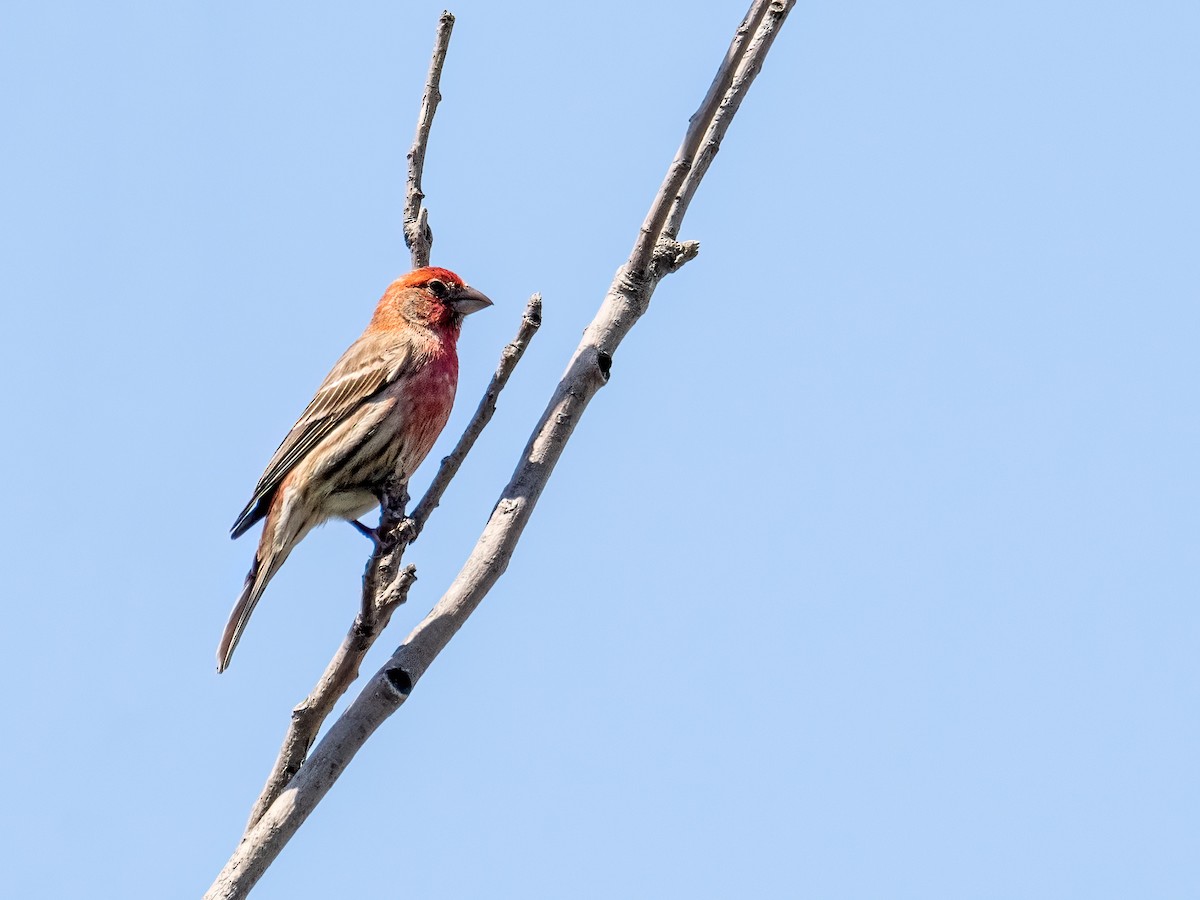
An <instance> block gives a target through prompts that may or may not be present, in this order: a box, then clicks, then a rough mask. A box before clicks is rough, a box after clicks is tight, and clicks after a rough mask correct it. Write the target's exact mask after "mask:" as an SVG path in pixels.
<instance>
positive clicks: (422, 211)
mask: <svg viewBox="0 0 1200 900" xmlns="http://www.w3.org/2000/svg"><path fill="white" fill-rule="evenodd" d="M453 30H454V16H453V15H451V13H450V11H449V10H445V11H443V12H442V15H441V18H439V19H438V29H437V37H436V38H434V41H433V58H432V59H431V60H430V61H429V75H428V77H427V78H426V79H425V93H424V94H423V95H422V96H421V112H420V113H419V114H418V115H417V133H416V136H415V137H414V138H413V144H412V148H411V149H410V150H409V151H408V183H407V185H406V186H405V191H404V243H405V244H407V245H408V249H409V250H410V251H411V252H412V267H413V268H414V269H419V268H421V267H422V266H427V265H429V250H430V248H431V247H432V246H433V232H432V231H431V230H430V229H429V210H427V209H426V208H425V207H424V206H422V205H421V201H423V200H424V199H425V194H424V193H422V191H421V176H422V174H424V171H425V148H426V147H427V146H428V144H429V130H430V129H431V128H432V127H433V114H434V113H435V112H437V106H438V103H440V102H441V99H442V92H441V90H440V89H439V86H440V84H441V81H442V66H443V65H445V63H446V51H447V50H448V49H449V48H450V32H452V31H453Z"/></svg>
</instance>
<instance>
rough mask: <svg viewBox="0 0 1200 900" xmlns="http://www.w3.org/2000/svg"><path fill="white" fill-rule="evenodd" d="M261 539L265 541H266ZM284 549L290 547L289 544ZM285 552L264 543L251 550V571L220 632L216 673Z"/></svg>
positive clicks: (230, 654)
mask: <svg viewBox="0 0 1200 900" xmlns="http://www.w3.org/2000/svg"><path fill="white" fill-rule="evenodd" d="M263 543H264V544H266V541H264V542H263ZM286 549H287V550H291V547H288V548H286ZM287 555H288V554H287V552H286V551H285V552H282V553H280V552H272V551H271V549H269V548H266V547H264V546H260V547H259V548H258V551H257V552H256V553H255V554H254V564H253V565H252V566H250V572H249V574H247V575H246V583H245V584H244V585H243V586H242V593H241V594H240V595H238V598H237V602H236V603H235V604H233V610H232V611H231V612H230V613H229V621H228V622H226V623H225V631H224V632H223V633H222V634H221V643H220V644H219V645H218V646H217V672H218V673H221V672H224V671H225V670H226V669H228V668H229V660H230V659H231V658H232V657H233V651H234V648H235V647H237V645H238V641H239V640H241V637H242V632H243V631H245V629H246V623H247V622H249V621H250V613H252V612H254V607H255V606H256V605H258V598H259V597H261V596H262V593H263V591H264V590H266V588H267V582H269V581H270V580H271V578H272V577H273V576H274V575H275V573H276V572H278V571H279V567H280V566H282V565H283V561H284V560H285V559H287Z"/></svg>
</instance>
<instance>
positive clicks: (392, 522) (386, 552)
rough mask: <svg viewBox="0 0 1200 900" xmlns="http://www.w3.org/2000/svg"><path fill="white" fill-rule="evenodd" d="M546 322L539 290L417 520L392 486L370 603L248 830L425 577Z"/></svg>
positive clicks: (317, 690)
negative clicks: (426, 555)
mask: <svg viewBox="0 0 1200 900" xmlns="http://www.w3.org/2000/svg"><path fill="white" fill-rule="evenodd" d="M541 323H542V298H541V296H540V295H539V294H534V295H533V296H532V297H530V298H529V302H528V303H527V304H526V306H525V312H524V313H523V315H522V316H521V325H520V327H519V328H518V330H517V336H516V337H515V338H513V340H512V342H511V343H509V344H507V345H505V347H504V350H503V351H501V354H500V362H499V363H498V364H497V366H496V372H495V374H494V375H492V380H491V382H490V383H489V384H488V386H487V390H486V391H484V393H483V398H482V399H481V400H480V401H479V406H478V408H476V410H475V415H474V416H472V417H471V421H470V423H469V424H468V425H467V428H466V430H465V431H464V432H463V434H462V437H460V438H459V439H458V443H457V444H456V445H455V447H454V449H453V450H452V451H451V452H450V455H449V456H447V457H445V458H444V459H443V460H442V464H441V466H440V467H439V468H438V471H437V475H435V476H434V479H433V481H432V482H431V483H430V485H429V488H428V490H426V491H425V496H424V497H422V498H421V502H420V503H418V504H417V508H416V510H415V511H414V513H413V515H412V517H411V518H406V517H405V515H404V510H405V505H406V504H407V502H408V492H407V491H406V490H405V487H406V484H405V482H404V481H403V480H399V479H398V480H396V481H394V482H393V483H391V484H389V485H388V486H387V488H386V490H385V492H384V502H383V512H382V514H381V516H380V520H379V528H378V529H377V533H378V535H379V538H378V543H377V544H376V547H375V552H374V553H372V554H371V558H370V560H369V561H368V562H367V567H366V570H365V571H364V573H363V592H362V608H361V609H360V610H359V613H358V615H357V616H356V617H355V619H354V624H352V625H351V626H350V630H349V631H348V632H346V636H345V638H343V639H342V645H341V647H340V648H338V651H337V653H335V654H334V657H333V659H332V660H330V662H329V665H328V666H326V668H325V672H324V674H323V675H322V676H321V679H320V680H319V681H318V682H317V684H316V686H315V687H314V688H313V690H312V692H311V693H310V694H309V695H308V696H307V697H305V698H304V699H303V700H302V701H301V702H300V703H299V704H298V705H297V706H296V707H295V708H294V709H293V710H292V720H291V723H290V724H289V725H288V729H287V734H285V735H284V738H283V746H282V747H281V748H280V750H279V756H278V758H277V759H276V760H275V765H274V767H273V768H272V769H271V774H270V775H269V776H268V777H267V783H266V785H264V787H263V789H262V793H261V794H260V795H259V798H258V800H256V801H255V803H254V808H253V809H252V810H251V811H250V820H249V822H248V823H247V824H246V831H247V833H249V831H250V829H251V828H253V827H254V826H255V825H256V824H257V823H258V820H259V819H261V818H262V816H263V813H265V812H266V811H267V809H268V808H269V807H270V806H271V804H272V803H274V802H275V798H276V797H278V796H279V794H280V793H281V792H282V791H283V789H284V788H285V787H286V786H287V783H288V782H289V781H291V780H292V777H293V776H294V775H295V774H296V773H297V772H298V771H299V770H300V767H301V766H302V765H303V763H304V759H305V757H306V755H307V754H308V748H309V747H311V746H312V743H313V741H314V740H316V737H317V733H318V732H319V731H320V730H321V726H322V725H323V724H324V722H325V719H326V718H327V717H328V716H329V713H330V712H331V711H332V710H333V707H334V706H335V705H336V704H337V702H338V700H340V699H341V697H342V695H343V694H345V693H346V691H347V690H348V689H349V688H350V685H351V684H352V683H353V682H354V681H355V679H357V678H358V670H359V666H361V665H362V661H363V659H364V658H365V657H366V655H367V653H368V652H369V651H370V649H371V647H372V646H374V644H375V641H376V639H377V638H378V637H379V635H380V634H381V633H382V632H383V630H384V629H385V628H387V626H388V623H389V622H390V621H391V618H392V613H393V612H395V610H396V608H397V607H398V606H400V605H401V604H402V603H404V601H405V600H406V599H407V597H408V589H409V587H410V586H411V585H412V583H413V582H414V581H416V580H417V570H416V568H415V567H414V566H411V565H409V566H404V567H403V568H401V567H400V562H401V560H402V558H403V556H404V550H405V548H406V547H407V546H408V545H409V544H410V543H412V542H413V541H415V540H416V539H417V535H418V534H420V532H421V529H422V528H423V527H424V526H425V522H426V521H427V520H428V519H429V516H430V514H431V513H432V512H433V511H434V510H435V509H437V506H438V504H439V503H440V502H441V499H442V495H443V494H445V493H446V488H447V487H449V486H450V481H451V479H453V478H454V476H455V475H456V474H457V473H458V469H459V467H460V466H461V465H462V462H463V460H464V459H466V456H467V454H468V453H469V452H470V451H471V448H472V447H473V446H474V445H475V441H476V440H477V439H478V437H479V435H480V434H482V433H483V429H484V428H485V427H486V426H487V424H488V422H490V421H491V419H492V416H493V415H495V412H496V401H497V399H498V398H499V396H500V392H501V391H502V390H504V386H505V385H506V384H508V379H509V376H511V375H512V373H513V370H514V369H516V367H517V363H519V362H520V361H521V357H522V356H523V355H524V354H525V348H526V347H528V346H529V341H530V340H531V339H532V338H533V336H534V334H536V333H537V330H538V327H539V326H540V325H541Z"/></svg>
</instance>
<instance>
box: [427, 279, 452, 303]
mask: <svg viewBox="0 0 1200 900" xmlns="http://www.w3.org/2000/svg"><path fill="white" fill-rule="evenodd" d="M428 287H429V291H430V293H432V294H433V296H435V297H437V298H438V299H439V300H440V299H442V298H444V297H445V296H446V295H447V294H448V293H450V289H449V288H448V287H446V282H444V281H438V280H437V279H436V278H435V279H434V280H433V281H431V282H429V285H428Z"/></svg>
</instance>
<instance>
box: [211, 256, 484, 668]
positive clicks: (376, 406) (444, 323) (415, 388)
mask: <svg viewBox="0 0 1200 900" xmlns="http://www.w3.org/2000/svg"><path fill="white" fill-rule="evenodd" d="M491 305H492V301H491V300H489V299H488V298H487V297H486V296H484V295H483V294H482V293H480V292H479V291H477V290H475V289H474V288H472V287H470V286H468V285H467V284H466V283H465V282H464V281H463V280H462V279H461V278H459V277H458V276H457V275H455V274H454V273H453V272H451V271H449V270H448V269H443V268H440V267H437V266H425V267H423V268H419V269H415V270H413V271H412V272H409V273H408V274H407V275H403V276H401V277H400V278H397V279H396V280H395V281H393V282H392V283H391V284H390V285H389V286H388V288H387V290H386V291H384V293H383V297H381V298H380V300H379V303H378V305H377V306H376V307H375V312H374V314H373V315H372V317H371V321H370V323H369V324H368V325H367V327H366V330H365V331H364V332H363V333H362V335H361V336H360V337H359V338H358V340H356V341H355V342H354V343H353V344H351V345H350V347H349V348H348V349H347V350H346V352H345V353H343V354H342V357H341V359H339V360H338V361H337V363H336V364H335V365H334V367H333V369H332V370H331V371H330V372H329V374H328V375H326V376H325V380H324V381H323V382H322V383H321V386H320V387H319V388H317V393H316V395H315V396H314V397H313V399H312V402H311V403H309V404H308V407H307V408H306V409H305V410H304V412H303V414H302V415H301V416H300V419H299V421H297V422H296V424H295V425H294V426H292V430H291V431H289V432H288V434H287V437H285V438H284V439H283V443H281V444H280V445H279V449H278V450H276V451H275V455H274V456H272V457H271V461H270V462H269V463H267V468H266V470H265V471H264V472H263V474H262V477H261V478H260V479H259V480H258V485H257V486H256V487H255V489H254V494H253V496H252V497H251V498H250V502H249V503H247V504H246V508H245V509H243V510H242V512H241V515H239V516H238V517H237V520H236V521H235V522H234V523H233V527H232V528H231V529H230V535H231V537H233V538H235V539H236V538H239V537H241V536H242V535H243V534H245V533H246V532H247V531H248V530H249V529H250V528H251V527H253V526H254V525H255V523H257V522H259V521H260V520H264V521H263V530H262V537H261V538H260V539H259V542H258V548H257V550H256V551H255V554H254V562H253V564H252V565H251V566H250V572H249V574H247V575H246V582H245V585H244V586H243V587H242V592H241V594H240V595H239V596H238V598H237V602H236V603H235V604H234V606H233V610H232V612H231V613H230V615H229V622H228V623H227V624H226V626H225V630H224V632H223V633H222V635H221V642H220V644H219V645H218V647H217V671H218V672H224V671H225V670H226V669H227V668H228V667H229V661H230V658H231V657H232V656H233V651H234V648H236V647H237V644H238V641H239V640H240V639H241V636H242V632H243V631H244V629H245V628H246V623H247V622H248V621H249V619H250V614H251V613H252V612H253V611H254V607H255V605H256V604H257V603H258V601H259V598H260V597H261V596H262V594H263V591H264V589H265V588H266V586H267V583H268V582H269V581H270V580H271V578H272V577H274V575H275V573H276V572H278V571H279V568H280V566H282V565H283V563H284V561H285V560H286V559H287V558H288V554H290V553H291V552H292V550H293V549H294V548H295V546H296V545H297V544H298V543H300V541H301V540H303V538H304V537H305V535H307V534H308V532H309V531H311V530H312V529H313V528H314V527H315V526H317V525H320V524H322V523H324V522H326V521H328V520H330V519H334V518H342V519H347V520H349V521H350V522H351V523H352V524H354V525H355V526H356V527H357V528H358V529H359V530H360V531H363V532H364V533H367V534H369V535H370V534H372V533H373V531H372V529H370V528H368V527H367V526H365V525H362V524H361V523H359V522H358V521H357V520H358V519H359V517H360V516H363V515H365V514H366V513H368V512H370V510H371V509H372V508H373V507H374V506H376V505H378V504H381V503H382V492H383V489H384V485H385V484H386V482H387V481H388V480H389V478H390V477H392V476H393V475H397V476H399V478H400V479H401V480H402V481H407V479H408V478H409V477H410V476H411V475H412V473H413V471H414V470H415V469H416V468H417V466H419V465H420V464H421V462H422V460H424V459H425V457H426V456H427V455H428V454H429V451H430V450H431V449H433V444H434V441H436V440H437V437H438V435H439V434H440V433H441V431H442V429H443V428H444V427H445V425H446V421H447V420H448V419H449V417H450V409H451V407H452V406H453V404H454V393H455V390H456V389H457V386H458V350H457V343H458V336H459V332H460V330H461V328H462V322H463V318H464V317H465V316H467V315H470V314H471V313H473V312H478V311H479V310H481V309H486V308H487V307H489V306H491Z"/></svg>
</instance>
